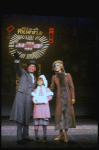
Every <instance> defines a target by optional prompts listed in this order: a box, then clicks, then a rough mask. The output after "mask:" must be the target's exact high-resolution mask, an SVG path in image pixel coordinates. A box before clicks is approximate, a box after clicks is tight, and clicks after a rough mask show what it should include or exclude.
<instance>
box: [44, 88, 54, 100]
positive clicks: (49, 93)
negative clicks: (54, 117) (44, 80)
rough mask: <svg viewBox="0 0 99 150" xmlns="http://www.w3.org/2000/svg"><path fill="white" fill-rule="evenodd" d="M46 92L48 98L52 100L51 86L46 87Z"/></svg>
mask: <svg viewBox="0 0 99 150" xmlns="http://www.w3.org/2000/svg"><path fill="white" fill-rule="evenodd" d="M46 92H47V94H48V96H47V100H48V101H50V100H52V96H53V92H52V91H51V90H50V89H49V88H47V89H46Z"/></svg>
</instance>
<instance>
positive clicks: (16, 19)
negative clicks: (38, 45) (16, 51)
mask: <svg viewBox="0 0 99 150" xmlns="http://www.w3.org/2000/svg"><path fill="white" fill-rule="evenodd" d="M10 25H13V26H14V30H13V31H12V32H11V36H12V35H14V34H15V33H16V34H17V29H18V28H22V27H31V28H39V30H41V31H43V33H44V35H45V36H46V37H47V38H48V37H49V34H48V32H49V28H54V43H52V44H50V46H49V48H48V49H47V51H46V53H45V54H44V55H43V56H42V57H40V58H38V59H36V60H35V61H36V62H37V63H38V64H41V74H44V75H45V76H46V78H47V80H48V83H49V86H50V83H51V78H52V75H53V74H54V71H52V63H53V62H54V61H55V60H58V59H59V60H62V61H63V62H64V67H65V70H66V72H68V73H70V74H71V76H72V79H73V83H74V87H75V99H76V103H75V104H74V109H75V114H76V116H89V117H94V118H96V113H97V109H96V106H97V105H98V103H97V102H98V101H97V100H98V99H97V96H96V92H97V78H98V77H97V76H98V75H97V53H98V35H97V34H98V31H97V28H96V23H95V19H94V18H83V17H65V16H53V15H52V16H50V15H48V16H47V15H43V16H41V15H25V14H24V15H22V14H4V15H2V17H1V64H2V65H1V115H2V116H10V112H11V109H12V105H13V102H14V97H15V92H16V90H15V87H16V83H15V82H16V79H15V78H16V72H15V68H14V57H13V56H11V55H10V54H9V50H8V44H9V40H8V39H7V37H8V31H7V28H8V27H9V26H10ZM28 61H29V60H25V59H21V62H22V63H27V62H28ZM55 93H56V90H55ZM50 110H51V115H52V116H54V114H55V95H54V97H53V100H52V101H50Z"/></svg>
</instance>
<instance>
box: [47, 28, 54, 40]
mask: <svg viewBox="0 0 99 150" xmlns="http://www.w3.org/2000/svg"><path fill="white" fill-rule="evenodd" d="M53 35H54V29H53V28H50V29H49V41H48V42H49V43H53Z"/></svg>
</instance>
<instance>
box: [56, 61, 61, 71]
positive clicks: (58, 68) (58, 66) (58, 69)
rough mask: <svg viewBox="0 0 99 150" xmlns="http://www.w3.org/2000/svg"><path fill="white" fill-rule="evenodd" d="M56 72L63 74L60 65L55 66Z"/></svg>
mask: <svg viewBox="0 0 99 150" xmlns="http://www.w3.org/2000/svg"><path fill="white" fill-rule="evenodd" d="M55 71H58V72H61V66H60V64H59V63H56V64H55Z"/></svg>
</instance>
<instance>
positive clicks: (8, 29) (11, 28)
mask: <svg viewBox="0 0 99 150" xmlns="http://www.w3.org/2000/svg"><path fill="white" fill-rule="evenodd" d="M13 29H14V27H13V26H12V25H11V26H10V27H8V28H7V31H8V32H9V37H7V39H10V32H11V31H12V30H13Z"/></svg>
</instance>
